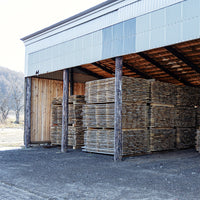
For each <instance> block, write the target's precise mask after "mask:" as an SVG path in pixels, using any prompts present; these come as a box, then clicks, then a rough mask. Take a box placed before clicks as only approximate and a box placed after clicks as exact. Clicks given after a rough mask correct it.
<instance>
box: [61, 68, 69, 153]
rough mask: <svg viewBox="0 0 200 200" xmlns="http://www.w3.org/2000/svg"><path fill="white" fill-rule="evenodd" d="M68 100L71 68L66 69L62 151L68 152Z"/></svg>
mask: <svg viewBox="0 0 200 200" xmlns="http://www.w3.org/2000/svg"><path fill="white" fill-rule="evenodd" d="M68 100H69V69H64V70H63V105H62V106H63V110H62V142H61V152H66V151H67V146H68Z"/></svg>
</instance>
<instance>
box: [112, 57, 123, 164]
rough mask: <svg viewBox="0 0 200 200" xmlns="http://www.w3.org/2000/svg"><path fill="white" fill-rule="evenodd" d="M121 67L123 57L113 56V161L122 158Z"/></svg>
mask: <svg viewBox="0 0 200 200" xmlns="http://www.w3.org/2000/svg"><path fill="white" fill-rule="evenodd" d="M122 68H123V58H122V57H116V58H115V124H114V137H115V147H114V161H121V160H122Z"/></svg>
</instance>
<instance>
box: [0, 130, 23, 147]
mask: <svg viewBox="0 0 200 200" xmlns="http://www.w3.org/2000/svg"><path fill="white" fill-rule="evenodd" d="M23 138H24V129H23V128H0V148H1V147H20V146H23Z"/></svg>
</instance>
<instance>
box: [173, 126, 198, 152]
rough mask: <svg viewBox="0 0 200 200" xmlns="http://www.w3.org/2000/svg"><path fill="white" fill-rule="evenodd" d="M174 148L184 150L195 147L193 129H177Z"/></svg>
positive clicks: (194, 131)
mask: <svg viewBox="0 0 200 200" xmlns="http://www.w3.org/2000/svg"><path fill="white" fill-rule="evenodd" d="M176 135H177V139H176V148H177V149H186V148H190V147H194V146H195V137H196V129H195V128H177V133H176Z"/></svg>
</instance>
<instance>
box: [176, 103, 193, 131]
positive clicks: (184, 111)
mask: <svg viewBox="0 0 200 200" xmlns="http://www.w3.org/2000/svg"><path fill="white" fill-rule="evenodd" d="M175 125H176V127H180V128H195V126H196V109H195V108H194V107H188V106H187V107H185V106H176V112H175Z"/></svg>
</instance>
